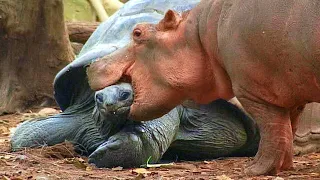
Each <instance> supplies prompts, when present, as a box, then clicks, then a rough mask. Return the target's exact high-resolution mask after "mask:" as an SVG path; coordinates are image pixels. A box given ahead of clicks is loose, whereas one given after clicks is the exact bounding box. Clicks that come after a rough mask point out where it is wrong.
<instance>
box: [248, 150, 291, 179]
mask: <svg viewBox="0 0 320 180" xmlns="http://www.w3.org/2000/svg"><path fill="white" fill-rule="evenodd" d="M285 153H286V152H284V151H280V150H275V151H273V152H269V153H258V154H257V156H258V157H257V156H256V157H255V159H254V160H253V162H252V163H251V164H249V165H248V167H246V169H245V174H247V175H252V176H257V175H276V174H278V173H279V171H280V170H288V169H290V168H292V167H293V161H292V154H291V153H290V154H289V153H286V154H285Z"/></svg>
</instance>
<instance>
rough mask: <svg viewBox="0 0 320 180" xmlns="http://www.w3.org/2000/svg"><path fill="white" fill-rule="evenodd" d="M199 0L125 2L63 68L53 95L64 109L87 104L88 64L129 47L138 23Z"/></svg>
mask: <svg viewBox="0 0 320 180" xmlns="http://www.w3.org/2000/svg"><path fill="white" fill-rule="evenodd" d="M198 2H200V0H135V1H129V2H128V3H126V4H125V5H124V6H123V7H122V8H121V9H120V10H119V11H118V12H117V13H115V14H114V15H113V16H111V17H110V18H109V19H108V20H107V21H105V22H103V23H102V24H101V25H100V26H99V27H98V28H97V30H96V31H95V32H94V33H93V34H92V36H91V37H90V38H89V40H88V41H87V43H86V44H85V45H84V47H83V49H82V50H81V52H80V54H79V55H78V57H77V58H76V59H75V60H74V61H73V62H72V63H70V64H69V65H68V66H66V67H65V68H63V69H62V70H61V71H60V72H59V73H58V74H57V75H56V77H55V80H54V95H55V98H56V101H57V103H58V105H59V106H60V108H61V109H62V110H65V109H66V108H68V107H69V106H71V105H74V104H78V105H79V104H84V102H87V101H88V99H92V98H90V97H91V96H92V94H93V92H92V91H91V90H90V88H89V86H88V82H87V78H86V66H88V64H90V63H91V62H92V61H94V60H96V59H97V58H100V57H103V56H105V55H108V54H110V53H112V52H114V51H116V50H117V49H119V48H122V47H124V46H126V45H127V44H128V43H129V41H130V38H131V31H132V29H133V27H134V26H135V25H136V24H137V23H141V22H149V23H157V22H158V21H159V20H160V19H161V18H162V17H163V15H164V13H165V12H166V11H167V10H168V9H174V10H175V11H178V12H183V11H186V10H190V9H191V8H193V7H194V6H195V5H196V4H197V3H198Z"/></svg>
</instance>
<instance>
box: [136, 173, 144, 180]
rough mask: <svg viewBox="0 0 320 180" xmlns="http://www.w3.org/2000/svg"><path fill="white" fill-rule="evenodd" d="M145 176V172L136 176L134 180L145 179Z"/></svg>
mask: <svg viewBox="0 0 320 180" xmlns="http://www.w3.org/2000/svg"><path fill="white" fill-rule="evenodd" d="M143 178H145V176H144V175H143V174H138V175H137V176H136V177H135V178H134V180H141V179H143Z"/></svg>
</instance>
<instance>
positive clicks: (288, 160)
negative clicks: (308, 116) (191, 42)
mask: <svg viewBox="0 0 320 180" xmlns="http://www.w3.org/2000/svg"><path fill="white" fill-rule="evenodd" d="M304 107H305V106H304V105H303V106H299V107H297V108H294V109H293V110H292V111H291V112H290V120H291V128H292V137H294V135H295V133H296V131H297V125H298V122H299V118H300V115H301V113H302V111H303V109H304ZM292 154H293V148H292V152H287V153H286V155H285V158H284V161H283V164H282V167H281V169H282V170H287V169H290V168H292V167H293V160H292Z"/></svg>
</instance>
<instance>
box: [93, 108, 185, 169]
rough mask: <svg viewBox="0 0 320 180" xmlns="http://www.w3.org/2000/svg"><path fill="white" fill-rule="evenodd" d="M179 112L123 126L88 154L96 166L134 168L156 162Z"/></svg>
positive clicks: (173, 130)
mask: <svg viewBox="0 0 320 180" xmlns="http://www.w3.org/2000/svg"><path fill="white" fill-rule="evenodd" d="M179 124H180V119H179V113H178V111H177V110H176V109H173V110H172V111H170V112H169V113H168V114H166V115H164V116H162V117H161V118H158V119H155V120H153V121H148V122H144V123H133V124H130V125H126V126H125V128H123V129H122V130H121V131H120V132H118V133H116V134H115V135H113V136H111V137H110V138H109V139H108V141H107V142H105V143H103V144H101V145H100V146H99V147H98V148H97V149H96V151H94V152H93V153H92V154H91V155H90V156H89V163H93V164H95V165H96V166H98V167H115V166H122V167H137V166H140V165H142V164H145V163H146V162H147V160H148V159H149V157H151V161H150V162H157V161H158V160H159V159H160V158H161V157H162V155H163V154H164V153H165V152H166V150H167V149H168V147H169V146H170V144H171V142H172V141H173V139H174V137H175V136H176V133H177V131H178V128H179Z"/></svg>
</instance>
